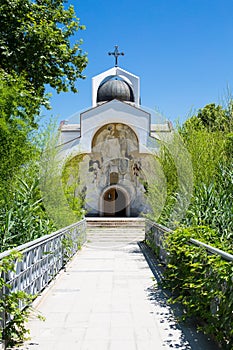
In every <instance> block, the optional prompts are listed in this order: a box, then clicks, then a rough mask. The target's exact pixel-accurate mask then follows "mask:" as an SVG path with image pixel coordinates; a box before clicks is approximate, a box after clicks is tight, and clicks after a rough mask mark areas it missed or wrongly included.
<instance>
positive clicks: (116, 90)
mask: <svg viewBox="0 0 233 350" xmlns="http://www.w3.org/2000/svg"><path fill="white" fill-rule="evenodd" d="M114 99H117V100H120V101H127V102H134V94H133V90H132V88H131V86H130V85H129V84H128V83H127V82H126V81H125V80H124V79H123V78H121V77H119V76H118V75H111V76H109V77H107V78H106V79H104V80H103V81H102V83H101V84H100V86H99V88H98V91H97V103H98V102H104V101H111V100H114Z"/></svg>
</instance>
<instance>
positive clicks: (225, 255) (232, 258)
mask: <svg viewBox="0 0 233 350" xmlns="http://www.w3.org/2000/svg"><path fill="white" fill-rule="evenodd" d="M190 242H191V243H192V244H195V245H197V246H199V247H204V248H206V250H208V252H210V253H212V254H217V255H220V256H221V257H222V258H223V259H225V260H227V261H233V255H232V254H229V253H226V252H224V251H223V250H221V249H218V248H215V247H212V246H211V245H208V244H206V243H203V242H200V241H198V240H197V239H193V238H190Z"/></svg>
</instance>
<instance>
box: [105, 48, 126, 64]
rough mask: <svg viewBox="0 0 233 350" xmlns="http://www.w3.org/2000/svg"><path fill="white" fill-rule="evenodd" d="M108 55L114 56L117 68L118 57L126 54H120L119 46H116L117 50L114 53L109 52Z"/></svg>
mask: <svg viewBox="0 0 233 350" xmlns="http://www.w3.org/2000/svg"><path fill="white" fill-rule="evenodd" d="M108 54H109V56H110V55H112V56H114V57H115V67H118V57H119V56H124V52H119V51H118V45H115V50H114V51H113V52H109V53H108Z"/></svg>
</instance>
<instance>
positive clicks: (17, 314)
mask: <svg viewBox="0 0 233 350" xmlns="http://www.w3.org/2000/svg"><path fill="white" fill-rule="evenodd" d="M21 258H22V255H21V254H20V253H19V252H17V251H12V252H11V254H10V255H8V256H7V257H5V258H3V259H2V260H1V261H0V276H1V278H0V290H1V291H3V294H2V296H1V299H0V314H2V315H4V319H5V327H4V328H3V329H2V330H1V329H0V339H2V340H3V341H4V343H5V344H6V346H7V347H12V346H14V345H16V344H17V343H22V342H23V341H25V340H27V339H28V337H27V336H28V334H29V330H28V329H27V328H26V326H25V322H27V321H28V316H29V314H30V312H31V308H30V307H29V305H30V304H31V303H32V301H33V300H34V299H35V296H32V295H29V294H27V293H25V292H23V291H16V292H10V289H11V286H10V285H9V284H8V283H6V281H5V278H4V275H6V274H7V273H9V271H12V272H14V271H15V270H14V266H15V261H16V260H21ZM5 290H8V293H6V292H5ZM20 303H21V304H23V305H25V308H24V309H21V308H20V307H19V304H20ZM2 321H3V320H2Z"/></svg>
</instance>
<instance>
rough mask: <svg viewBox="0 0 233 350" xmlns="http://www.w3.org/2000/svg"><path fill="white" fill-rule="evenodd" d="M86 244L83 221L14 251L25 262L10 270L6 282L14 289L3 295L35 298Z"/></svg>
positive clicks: (1, 324)
mask: <svg viewBox="0 0 233 350" xmlns="http://www.w3.org/2000/svg"><path fill="white" fill-rule="evenodd" d="M85 241H86V220H82V221H80V222H77V223H75V224H73V225H70V226H68V227H65V228H63V229H61V230H59V231H56V232H54V233H51V234H49V235H46V236H43V237H41V238H38V239H36V240H34V241H31V242H28V243H26V244H23V245H21V246H18V247H16V248H14V251H18V252H20V253H21V254H22V259H21V260H16V261H15V272H12V271H9V272H8V273H7V274H5V275H4V279H5V282H6V283H7V284H9V285H10V286H11V288H10V289H8V288H6V287H5V288H4V291H3V293H4V294H7V293H10V292H15V291H24V292H26V293H28V294H31V295H36V294H38V293H40V292H41V291H42V290H43V289H44V288H45V287H46V286H47V285H48V284H49V283H50V282H51V280H52V279H53V278H54V277H55V276H56V275H57V274H58V272H59V271H60V270H61V269H62V268H63V267H64V266H65V264H66V263H67V261H68V260H69V259H70V258H71V257H72V256H73V255H74V254H75V253H76V252H77V250H78V249H79V247H80V246H81V245H82V244H83V243H84V242H85ZM10 253H11V251H6V252H3V253H1V254H0V261H1V259H3V258H4V257H7V256H8V255H9V254H10ZM19 307H21V308H23V307H24V305H22V304H21V305H19ZM5 323H6V318H5V317H2V318H1V317H0V327H1V328H2V329H3V328H4V327H5ZM0 343H1V341H0ZM0 349H1V344H0Z"/></svg>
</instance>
